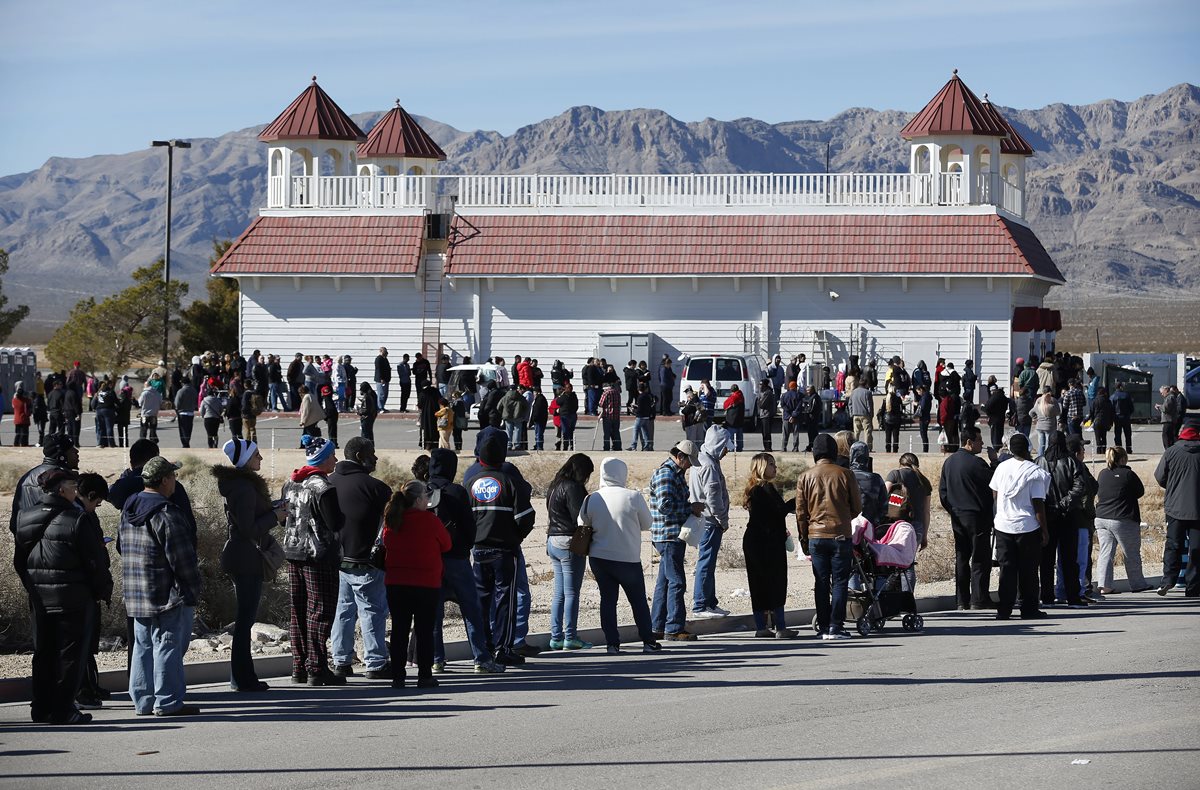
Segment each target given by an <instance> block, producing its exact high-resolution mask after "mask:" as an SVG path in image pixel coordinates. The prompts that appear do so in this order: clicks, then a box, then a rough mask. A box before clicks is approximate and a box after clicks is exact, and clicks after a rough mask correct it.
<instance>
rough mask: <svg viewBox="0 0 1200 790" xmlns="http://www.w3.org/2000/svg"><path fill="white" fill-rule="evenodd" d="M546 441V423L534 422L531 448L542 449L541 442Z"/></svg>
mask: <svg viewBox="0 0 1200 790" xmlns="http://www.w3.org/2000/svg"><path fill="white" fill-rule="evenodd" d="M545 441H546V423H544V422H535V423H534V424H533V449H535V450H544V449H546V448H545V447H543V446H542V444H543V443H544V442H545Z"/></svg>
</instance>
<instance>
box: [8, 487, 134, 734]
mask: <svg viewBox="0 0 1200 790" xmlns="http://www.w3.org/2000/svg"><path fill="white" fill-rule="evenodd" d="M39 481H40V483H39V485H40V486H41V488H42V491H43V495H44V496H43V500H42V502H41V503H40V504H39V505H37V506H36V507H33V508H28V509H26V510H24V511H22V513H21V515H20V517H19V518H18V519H17V520H16V521H14V522H13V523H12V525H11V529H12V532H13V537H14V540H15V551H14V557H13V563H14V565H15V566H16V570H17V574H18V576H19V577H20V578H21V581H22V583H23V584H24V586H25V590H26V592H27V593H28V594H29V601H30V609H31V611H32V612H33V619H34V628H33V633H34V655H33V699H32V702H31V704H30V717H31V718H32V719H33V721H35V722H39V723H46V722H49V723H53V724H86V723H87V722H89V721H91V720H92V717H91V715H90V714H87V713H81V712H80V711H79V710H78V709H77V708H76V707H75V697H76V695H77V694H78V693H79V690H80V687H81V684H82V682H83V678H84V672H85V666H86V662H87V655H88V642H89V636H90V634H91V631H92V629H93V628H94V626H95V617H96V602H97V601H107V600H109V599H110V598H111V597H112V588H113V580H112V574H111V573H110V571H109V568H108V552H107V551H106V550H105V548H104V543H103V540H102V538H101V533H100V525H99V522H98V521H96V518H95V515H94V513H95V505H96V502H95V501H94V500H89V507H90V510H87V511H85V510H82V509H80V506H79V505H77V504H76V492H77V488H78V481H79V476H78V475H77V474H75V473H74V472H72V471H69V470H62V469H57V468H55V469H49V470H47V471H45V472H43V473H42V474H41V475H39ZM100 501H103V498H102V497H101V498H100Z"/></svg>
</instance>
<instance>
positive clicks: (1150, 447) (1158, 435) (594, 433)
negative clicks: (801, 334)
mask: <svg viewBox="0 0 1200 790" xmlns="http://www.w3.org/2000/svg"><path fill="white" fill-rule="evenodd" d="M94 420H95V417H94V415H93V414H91V413H87V414H84V416H83V423H82V425H83V427H82V430H81V432H80V439H81V441H82V443H83V446H84V447H85V448H87V447H95V446H96V434H95V427H94V426H95V422H94ZM475 427H476V424H475V423H472V429H471V430H468V431H467V432H466V433H465V434H464V439H463V442H464V446H465V448H466V449H470V448H473V447H474V446H475V445H474V442H475V430H474V428H475ZM775 429H776V431H775V434H774V437H773V442H774V449H775V450H776V451H778V450H779V449H780V446H781V443H782V441H783V434H782V433H781V432H780V429H779V424H778V419H777V420H776V425H775ZM982 429H983V432H984V439H985V440H986V439H987V435H988V434H987V426H986V425H984V426H982ZM321 430H322V431H325V424H324V423H322V424H321ZM158 433H159V445H160V447H162V448H164V449H177V448H179V447H180V446H181V445H180V442H179V429H178V427H177V426H176V424H175V423H174V422H173V418H172V417H171V416H169V414H168V415H167V416H164V417H162V418H161V419H160V422H159V431H158ZM258 433H259V443H260V444H262V445H264V446H266V447H270V445H271V441H272V433H274V441H275V442H276V446H278V447H280V448H287V447H298V446H299V441H300V426H299V421H298V420H297V418H296V415H295V414H292V413H289V414H275V413H271V412H268V413H266V414H264V415H262V416H261V417H259V420H258ZM358 433H359V426H358V418H357V417H356V416H355V415H353V414H344V415H342V417H341V418H340V419H339V420H338V438H339V439H340V440H341V441H342V442H343V443H344V442H345V441H346V440H347V439H350V438H351V437H353V436H358ZM129 435H130V439H131V440H134V439H137V438H138V424H137V421H136V419H135V421H134V424H133V425H132V426H131V427H130V431H129ZM229 436H230V434H229V430H228V429H227V428H225V427H222V429H221V434H220V439H221V443H222V444H223V443H224V442H225V441H226V440H227V439H229ZM744 437H745V439H744V441H745V445H744V446H745V450H746V451H747V452H758V451H760V450H762V449H763V444H762V435H761V434H760V433H759V432H758V431H756V430H754V431H749V430H748V431H746V432H745V434H744ZM12 438H13V426H12V417H11V416H8V417H6V419H4V420H3V422H0V444H3V445H5V446H11V445H12ZM621 438H622V446H623V447H624V448H625V449H626V450H629V449H630V448H631V447H632V445H633V418H632V417H622V418H621ZM682 438H683V428H682V427H680V424H679V418H678V417H659V418H658V419H656V420H655V436H654V440H655V448H656V449H660V450H664V451H665V450H667V449H668V448H670V447H671V446H672V445H673V444H675V443H676V442H678V441H679V440H681V439H682ZM1085 438H1086V439H1089V440H1092V439H1093V438H1094V437H1093V436H1092V435H1091V434H1090V433H1087V434H1085ZM418 439H419V432H418V430H417V420H416V416H415V415H414V414H412V413H409V414H394V413H392V414H386V415H383V416H381V417H380V418H379V419H378V420H376V422H375V443H376V444H377V445H378V446H379V447H381V448H415V447H416V446H417V442H418ZM529 439H530V441H531V442H532V440H533V433H532V431H531V432H530V434H529ZM31 440H32V441H33V442H36V441H37V429H36V428H34V430H33V435H32V439H31ZM883 440H884V436H883V432H882V431H878V430H877V431H875V433H874V437H873V444H874V445H875V451H876V452H877V453H882V451H883ZM929 441H930V449H931V450H932V451H933V454H934V455H937V454H940V453H939V451H938V447H937V428H936V427H931V428H930V430H929ZM1035 441H1036V437H1035ZM1109 443H1110V444H1111V443H1112V436H1111V434H1110V435H1109ZM805 444H807V435H804V436H801V438H800V447H801V449H803V448H804V446H805ZM191 446H192V447H193V448H195V447H205V446H206V444H205V434H204V427H203V425H201V423H200V421H199V420H196V422H195V426H194V428H193V430H192V441H191ZM575 447H576V449H578V450H582V451H591V450H595V451H597V452H599V451H600V450H602V449H603V447H604V441H603V435H602V434H601V432H600V431H599V426H598V425H597V423H596V421H595V420H594V419H592V418H590V417H583V418H581V419H580V421H579V425H578V427H577V428H576V430H575ZM1091 447H1092V448H1094V444H1093V445H1091ZM1133 447H1134V451H1135V453H1134V454H1135V455H1142V456H1144V455H1150V454H1158V453H1161V452H1162V430H1161V428H1160V427H1159V426H1158V425H1156V424H1151V425H1135V426H1133ZM545 448H546V449H548V450H552V449H554V426H552V425H550V426H547V433H546V443H545ZM900 452H912V453H916V454H918V455H921V454H922V452H921V437H920V434H919V432H918V431H917V429H916V428H904V429H902V430H901V431H900Z"/></svg>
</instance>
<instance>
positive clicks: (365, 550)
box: [329, 382, 392, 679]
mask: <svg viewBox="0 0 1200 790" xmlns="http://www.w3.org/2000/svg"><path fill="white" fill-rule="evenodd" d="M363 383H364V384H365V383H366V382H363ZM368 389H369V388H368ZM345 456H346V460H344V461H339V462H338V463H337V465H336V466H335V467H334V470H333V474H331V475H330V476H329V482H330V484H331V485H332V486H333V487H334V489H336V490H337V498H338V505H339V507H341V510H342V515H343V517H344V518H345V523H344V525H343V526H342V530H341V532H339V533H338V540H339V541H340V542H341V544H342V562H341V566H340V568H339V571H340V572H339V573H338V581H339V584H338V602H337V610H336V612H335V613H334V616H333V639H332V643H333V644H332V655H331V658H332V660H333V672H334V674H335V675H342V676H350V675H353V674H354V669H353V667H352V664H353V659H354V623H355V621H356V620H357V621H358V624H359V626H360V627H361V629H362V636H363V655H362V662H363V664H365V665H366V668H367V669H366V676H367V677H368V678H371V679H391V678H392V667H391V663H390V662H389V660H388V648H387V623H388V603H387V588H386V587H385V586H384V583H383V571H382V570H380V569H378V568H376V567H375V566H374V565H372V564H371V549H372V548H373V547H374V546H375V542H376V541H377V540H378V539H379V535H380V529H379V525H380V522H381V521H382V519H383V509H384V508H385V507H386V506H387V503H388V500H389V499H390V498H391V496H392V489H391V488H390V487H389V486H388V484H387V483H384V482H383V481H382V480H379V479H378V478H375V477H372V476H371V472H373V471H375V465H376V463H378V458H377V457H376V455H375V445H374V443H372V442H371V441H369V440H367V439H364V438H362V437H361V436H356V437H354V438H353V439H351V440H350V441H348V442H346V447H345Z"/></svg>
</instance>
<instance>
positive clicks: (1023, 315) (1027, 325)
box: [1012, 307, 1042, 332]
mask: <svg viewBox="0 0 1200 790" xmlns="http://www.w3.org/2000/svg"><path fill="white" fill-rule="evenodd" d="M1041 328H1042V310H1041V308H1039V307H1018V308H1016V309H1015V310H1013V317H1012V331H1014V332H1036V331H1038V330H1039V329H1041Z"/></svg>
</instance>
